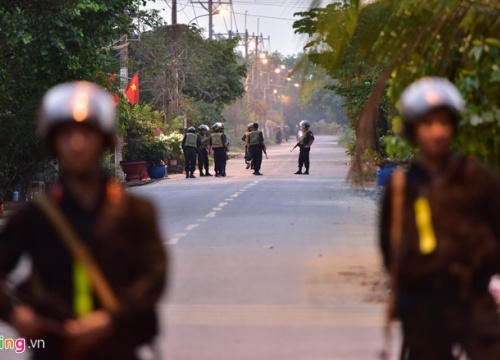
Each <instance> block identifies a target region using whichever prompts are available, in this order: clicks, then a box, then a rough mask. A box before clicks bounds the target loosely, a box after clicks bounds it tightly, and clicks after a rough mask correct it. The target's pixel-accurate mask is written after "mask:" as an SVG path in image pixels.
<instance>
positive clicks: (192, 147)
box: [182, 126, 201, 179]
mask: <svg viewBox="0 0 500 360" xmlns="http://www.w3.org/2000/svg"><path fill="white" fill-rule="evenodd" d="M200 145H201V140H200V137H199V136H198V134H196V129H195V128H194V127H193V126H191V127H189V128H188V130H187V132H186V134H184V138H183V139H182V151H184V167H185V170H186V179H189V178H191V179H194V178H195V177H196V176H194V170H195V169H196V156H197V155H198V148H199V147H200Z"/></svg>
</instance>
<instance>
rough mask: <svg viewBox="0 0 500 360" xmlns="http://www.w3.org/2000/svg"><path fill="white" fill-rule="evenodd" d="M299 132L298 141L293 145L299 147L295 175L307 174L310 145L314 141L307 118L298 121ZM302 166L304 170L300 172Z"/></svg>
mask: <svg viewBox="0 0 500 360" xmlns="http://www.w3.org/2000/svg"><path fill="white" fill-rule="evenodd" d="M299 126H300V129H301V134H300V137H299V141H298V142H297V144H296V145H295V147H297V146H298V147H299V149H300V152H299V170H298V171H297V172H296V173H295V174H296V175H301V174H303V175H309V165H310V161H309V153H310V152H311V146H312V144H313V143H314V135H313V133H312V131H311V130H309V128H310V127H311V124H310V123H309V121H307V120H302V121H301V122H300V123H299ZM302 166H305V168H306V170H305V171H304V172H302Z"/></svg>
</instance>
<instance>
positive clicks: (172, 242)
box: [165, 238, 179, 245]
mask: <svg viewBox="0 0 500 360" xmlns="http://www.w3.org/2000/svg"><path fill="white" fill-rule="evenodd" d="M178 242H179V238H172V239H170V240H168V241H165V244H167V245H175V244H177V243H178Z"/></svg>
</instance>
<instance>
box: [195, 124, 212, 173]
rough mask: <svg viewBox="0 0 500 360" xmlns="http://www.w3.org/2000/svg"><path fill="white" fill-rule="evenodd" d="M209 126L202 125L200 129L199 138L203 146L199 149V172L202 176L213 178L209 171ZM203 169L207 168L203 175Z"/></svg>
mask: <svg viewBox="0 0 500 360" xmlns="http://www.w3.org/2000/svg"><path fill="white" fill-rule="evenodd" d="M208 130H209V128H208V126H207V125H200V127H198V131H199V134H198V135H199V137H200V141H201V144H200V146H199V147H198V170H200V176H212V174H210V172H209V171H208V166H209V162H208V146H209V145H210V134H208ZM203 168H205V173H203Z"/></svg>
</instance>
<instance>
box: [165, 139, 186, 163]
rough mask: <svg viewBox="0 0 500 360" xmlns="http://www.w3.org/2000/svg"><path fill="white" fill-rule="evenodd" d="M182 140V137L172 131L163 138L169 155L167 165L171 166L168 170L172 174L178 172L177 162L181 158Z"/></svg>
mask: <svg viewBox="0 0 500 360" xmlns="http://www.w3.org/2000/svg"><path fill="white" fill-rule="evenodd" d="M182 138H183V135H182V134H181V133H180V132H178V131H173V132H171V133H170V134H169V135H167V136H166V137H165V142H166V144H167V147H168V150H169V153H170V157H169V159H170V160H169V165H171V166H170V169H171V170H173V172H179V169H178V168H177V167H178V166H179V165H178V164H177V162H178V160H179V159H181V157H182ZM174 167H175V168H174Z"/></svg>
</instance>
